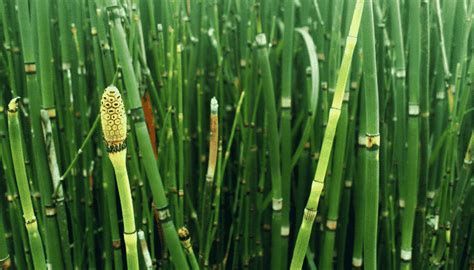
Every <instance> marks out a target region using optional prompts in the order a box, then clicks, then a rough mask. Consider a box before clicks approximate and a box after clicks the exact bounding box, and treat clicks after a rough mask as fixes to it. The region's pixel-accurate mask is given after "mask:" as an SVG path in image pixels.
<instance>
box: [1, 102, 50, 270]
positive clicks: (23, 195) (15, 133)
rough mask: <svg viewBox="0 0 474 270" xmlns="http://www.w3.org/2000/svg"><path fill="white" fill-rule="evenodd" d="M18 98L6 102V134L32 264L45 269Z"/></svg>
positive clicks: (36, 267)
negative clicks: (27, 169)
mask: <svg viewBox="0 0 474 270" xmlns="http://www.w3.org/2000/svg"><path fill="white" fill-rule="evenodd" d="M19 100H20V98H19V97H16V98H13V99H12V100H11V101H10V103H9V104H8V135H9V137H10V146H11V154H12V158H13V167H14V169H15V176H16V181H17V186H18V191H19V194H20V202H21V207H22V210H23V218H24V220H25V227H26V230H27V231H28V239H29V242H30V247H31V252H32V255H33V264H34V267H35V269H46V268H47V265H46V259H45V254H44V250H43V241H42V240H41V235H40V233H39V230H38V222H37V220H36V216H35V212H34V209H33V203H32V201H31V193H30V188H29V184H28V180H27V175H26V169H25V161H24V159H23V146H22V143H21V131H20V121H19V116H18V108H19Z"/></svg>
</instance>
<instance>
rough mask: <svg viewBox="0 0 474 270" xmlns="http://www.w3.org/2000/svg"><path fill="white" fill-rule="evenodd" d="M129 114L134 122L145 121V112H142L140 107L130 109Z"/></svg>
mask: <svg viewBox="0 0 474 270" xmlns="http://www.w3.org/2000/svg"><path fill="white" fill-rule="evenodd" d="M130 114H131V117H132V121H133V122H134V123H138V122H144V121H145V114H144V113H143V109H142V107H138V108H133V109H130Z"/></svg>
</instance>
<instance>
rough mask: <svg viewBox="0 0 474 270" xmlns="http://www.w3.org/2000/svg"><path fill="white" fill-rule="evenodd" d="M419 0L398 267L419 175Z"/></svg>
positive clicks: (413, 16)
mask: <svg viewBox="0 0 474 270" xmlns="http://www.w3.org/2000/svg"><path fill="white" fill-rule="evenodd" d="M420 4H421V2H420V1H411V2H410V11H409V17H410V25H409V29H408V34H409V35H410V36H411V38H410V41H409V76H408V78H409V80H408V89H409V91H408V129H407V138H408V139H407V145H408V152H407V159H406V160H407V161H406V162H407V165H406V169H407V174H406V179H404V181H406V184H405V185H406V201H405V209H404V211H403V216H402V223H403V224H402V238H401V250H400V259H401V268H402V269H409V268H410V266H411V260H412V241H413V230H414V223H415V208H416V204H417V197H418V196H417V193H418V183H419V175H420V167H419V166H420V156H419V147H420V142H419V140H420V131H419V129H420V127H419V126H420V124H419V116H420V105H419V103H420V101H419V98H420V96H419V95H420V94H419V92H420V81H419V72H420V55H421V51H420V50H421V43H420V7H421V5H420Z"/></svg>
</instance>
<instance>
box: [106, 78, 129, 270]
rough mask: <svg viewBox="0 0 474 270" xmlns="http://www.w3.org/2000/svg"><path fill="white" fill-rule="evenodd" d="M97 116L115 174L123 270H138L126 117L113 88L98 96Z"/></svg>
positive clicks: (118, 93) (117, 91)
mask: <svg viewBox="0 0 474 270" xmlns="http://www.w3.org/2000/svg"><path fill="white" fill-rule="evenodd" d="M100 114H101V122H102V133H103V136H104V143H105V149H106V150H107V152H108V154H109V158H110V161H111V162H112V165H113V167H114V170H115V177H116V180H117V187H118V191H119V196H120V204H121V206H122V215H123V224H124V233H123V234H124V240H125V247H126V253H127V266H128V269H138V252H137V233H136V229H135V217H134V213H133V203H132V194H131V192H130V183H129V181H128V173H127V164H126V156H127V144H126V139H127V116H126V114H125V108H124V104H123V100H122V97H121V95H120V92H119V90H118V89H117V88H116V87H115V86H109V87H107V88H106V89H105V91H104V93H103V94H102V100H101V105H100Z"/></svg>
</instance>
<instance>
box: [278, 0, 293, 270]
mask: <svg viewBox="0 0 474 270" xmlns="http://www.w3.org/2000/svg"><path fill="white" fill-rule="evenodd" d="M294 6H295V5H294V1H293V0H286V1H285V3H284V24H285V29H284V32H283V45H284V46H285V51H284V52H283V53H282V56H283V59H282V73H281V74H282V81H281V84H282V86H281V114H280V138H281V141H280V143H281V146H280V151H281V155H280V156H281V189H282V199H283V202H285V203H284V204H283V209H282V223H281V232H280V234H281V238H282V240H281V241H282V246H281V247H280V248H281V249H282V250H283V252H281V255H282V257H281V268H282V269H286V268H288V252H285V251H286V250H288V248H289V237H290V203H289V202H290V191H291V169H292V166H291V153H292V150H291V148H292V147H291V144H292V138H291V114H292V112H291V108H292V105H291V102H292V100H291V98H292V97H291V95H292V88H293V87H292V74H293V36H294V30H293V28H294V24H295V18H294V17H295V7H294Z"/></svg>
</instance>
